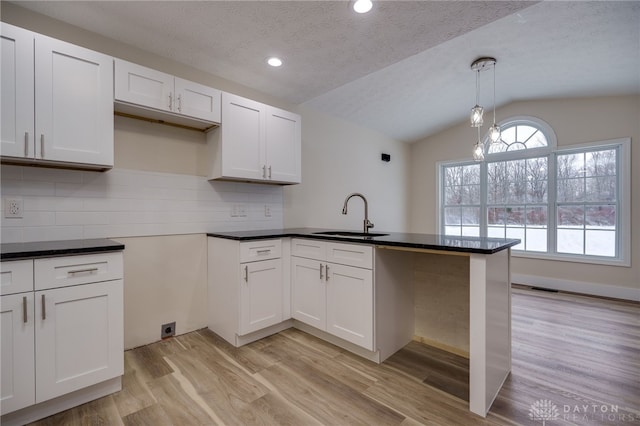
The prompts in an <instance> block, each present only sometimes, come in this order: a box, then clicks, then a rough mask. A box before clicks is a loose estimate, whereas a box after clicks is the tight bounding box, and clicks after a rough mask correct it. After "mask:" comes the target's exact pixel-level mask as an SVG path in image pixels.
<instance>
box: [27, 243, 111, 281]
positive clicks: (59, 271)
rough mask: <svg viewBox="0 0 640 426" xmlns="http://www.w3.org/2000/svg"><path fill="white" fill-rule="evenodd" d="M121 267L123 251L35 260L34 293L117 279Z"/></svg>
mask: <svg viewBox="0 0 640 426" xmlns="http://www.w3.org/2000/svg"><path fill="white" fill-rule="evenodd" d="M122 268H123V262H122V252H116V253H104V254H90V255H80V256H65V257H52V258H48V259H36V260H35V264H34V273H35V290H45V289H49V288H58V287H66V286H71V285H78V284H87V283H94V282H100V281H109V280H117V279H120V278H122V277H123V270H122Z"/></svg>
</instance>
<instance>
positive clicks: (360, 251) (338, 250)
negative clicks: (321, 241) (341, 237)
mask: <svg viewBox="0 0 640 426" xmlns="http://www.w3.org/2000/svg"><path fill="white" fill-rule="evenodd" d="M326 259H327V262H331V263H339V264H341V265H349V266H357V267H358V268H367V269H372V268H373V247H371V246H368V245H361V244H344V243H327V257H326Z"/></svg>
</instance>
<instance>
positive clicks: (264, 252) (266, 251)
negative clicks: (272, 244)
mask: <svg viewBox="0 0 640 426" xmlns="http://www.w3.org/2000/svg"><path fill="white" fill-rule="evenodd" d="M256 253H258V254H269V253H271V249H266V250H258V251H256Z"/></svg>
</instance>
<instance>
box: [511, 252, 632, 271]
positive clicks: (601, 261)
mask: <svg viewBox="0 0 640 426" xmlns="http://www.w3.org/2000/svg"><path fill="white" fill-rule="evenodd" d="M511 256H513V257H521V258H525V259H537V260H553V261H557V262H573V263H588V264H592V265H606V266H619V267H625V268H630V267H631V262H629V261H628V260H624V259H610V258H604V257H597V256H592V257H586V256H572V255H569V254H549V253H524V252H521V251H516V250H511Z"/></svg>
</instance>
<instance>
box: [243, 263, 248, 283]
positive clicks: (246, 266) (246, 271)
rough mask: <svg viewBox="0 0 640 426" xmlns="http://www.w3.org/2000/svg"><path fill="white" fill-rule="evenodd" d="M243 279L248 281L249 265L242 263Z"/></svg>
mask: <svg viewBox="0 0 640 426" xmlns="http://www.w3.org/2000/svg"><path fill="white" fill-rule="evenodd" d="M244 281H245V282H247V283H248V282H249V266H248V265H244Z"/></svg>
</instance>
